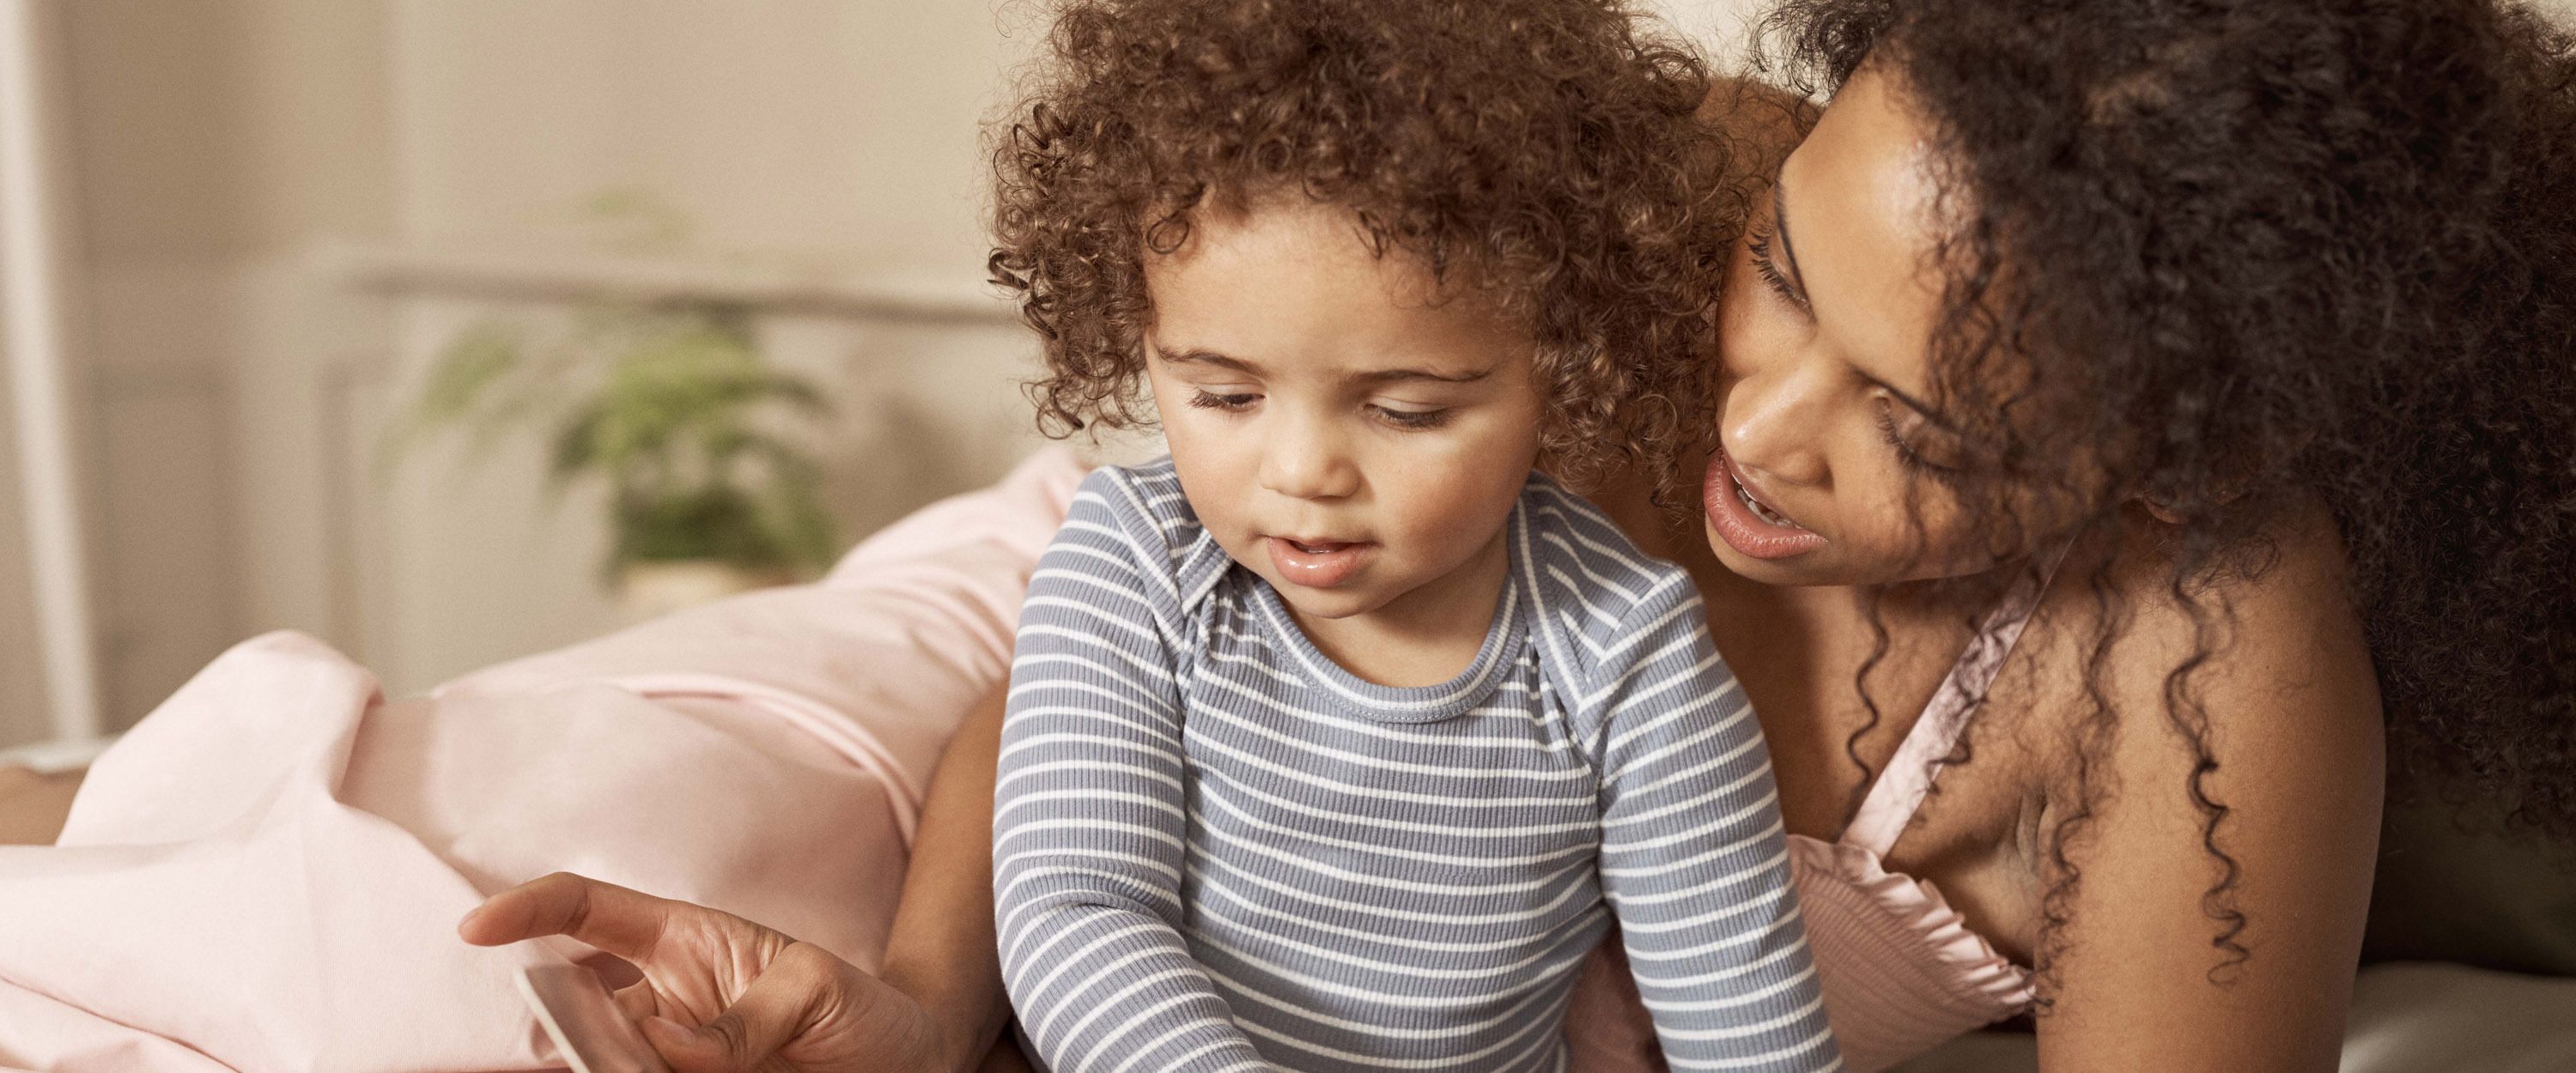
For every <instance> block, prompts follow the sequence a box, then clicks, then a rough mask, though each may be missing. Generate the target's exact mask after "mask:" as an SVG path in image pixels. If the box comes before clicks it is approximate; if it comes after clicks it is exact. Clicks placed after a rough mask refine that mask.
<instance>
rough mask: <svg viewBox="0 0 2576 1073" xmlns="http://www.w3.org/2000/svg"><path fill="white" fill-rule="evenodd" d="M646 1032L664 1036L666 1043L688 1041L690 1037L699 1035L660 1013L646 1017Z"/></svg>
mask: <svg viewBox="0 0 2576 1073" xmlns="http://www.w3.org/2000/svg"><path fill="white" fill-rule="evenodd" d="M644 1032H645V1034H646V1035H652V1036H660V1037H662V1040H663V1042H665V1043H687V1042H689V1039H690V1037H692V1036H695V1035H697V1033H694V1032H691V1031H689V1030H688V1029H686V1028H682V1027H680V1022H678V1021H674V1020H672V1019H670V1018H668V1017H664V1016H662V1015H661V1014H658V1013H657V1014H654V1015H652V1016H650V1017H647V1018H645V1019H644Z"/></svg>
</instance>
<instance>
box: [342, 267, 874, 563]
mask: <svg viewBox="0 0 2576 1073" xmlns="http://www.w3.org/2000/svg"><path fill="white" fill-rule="evenodd" d="M828 412H829V406H828V404H827V403H826V402H825V401H824V399H823V397H822V395H821V393H820V392H818V391H817V390H816V389H815V388H814V387H813V385H811V384H810V383H808V382H806V381H804V380H802V379H799V378H796V377H794V376H790V375H788V374H785V373H782V372H779V371H777V370H775V369H772V368H770V367H769V364H768V363H767V362H766V361H765V360H763V358H762V356H761V353H760V349H759V347H758V345H757V343H756V341H755V339H754V336H753V333H752V327H751V315H750V311H749V310H748V309H747V308H745V307H743V306H741V305H739V304H734V303H726V302H714V301H675V302H668V303H661V304H652V305H635V304H617V305H601V306H596V307H592V308H588V309H584V310H581V311H580V312H578V313H577V314H576V315H575V319H574V323H573V325H572V326H571V327H570V329H569V330H567V331H563V332H559V333H554V334H552V335H551V336H548V337H542V338H541V337H539V336H537V335H536V334H535V333H533V332H532V331H531V330H530V328H529V327H528V326H527V325H526V324H524V323H521V322H517V321H510V320H497V319H496V320H491V321H486V322H483V323H481V324H478V325H475V326H474V327H472V328H470V329H468V330H466V331H465V332H464V333H463V334H461V335H460V336H458V337H457V339H456V340H455V341H454V342H452V343H450V344H449V345H448V346H447V347H446V349H445V350H444V351H442V352H441V353H440V355H439V357H438V359H437V361H436V362H435V363H434V364H433V365H432V367H431V368H430V370H429V372H428V375H427V377H426V379H425V380H424V382H423V384H422V386H421V389H420V392H419V395H418V397H417V398H416V399H415V400H414V401H413V403H412V405H411V406H410V408H409V410H408V412H407V413H406V415H405V416H404V418H403V419H402V420H401V421H400V422H399V423H398V424H397V425H396V426H395V427H394V428H393V429H392V430H391V432H392V440H391V441H390V443H389V445H388V446H389V452H391V453H399V452H400V451H402V450H404V449H405V448H406V447H407V446H408V445H409V444H410V443H411V442H413V441H415V440H417V439H419V438H422V437H424V436H428V435H434V434H438V433H442V432H445V431H448V430H462V431H465V432H467V433H469V434H470V435H471V436H472V438H473V441H474V444H475V446H477V447H478V448H479V447H483V446H488V445H489V444H490V443H491V442H492V441H493V440H494V439H496V438H497V437H498V436H499V434H501V433H503V432H505V431H508V430H510V429H513V428H518V427H524V426H536V427H537V428H538V429H539V430H540V431H541V432H543V433H544V434H545V435H546V436H547V437H548V439H549V441H550V443H551V445H552V446H551V451H550V454H549V463H548V473H549V477H550V482H549V483H550V486H551V488H552V489H553V491H554V492H555V493H556V495H557V497H558V498H560V495H561V493H562V492H563V491H565V490H566V489H568V488H569V487H570V486H572V485H573V484H576V483H578V482H581V481H584V480H590V479H597V480H600V481H603V482H605V483H606V485H607V488H608V502H609V513H610V524H611V528H612V530H613V531H614V533H615V542H614V544H613V545H612V546H611V548H610V550H609V553H608V560H607V562H606V563H605V564H604V566H605V568H606V570H607V572H608V574H609V575H610V576H611V577H614V576H615V575H616V574H618V573H619V572H620V571H621V570H622V569H623V568H624V567H625V566H627V565H628V564H632V563H639V562H654V561H670V560H684V559H713V560H721V561H724V562H727V563H731V564H733V565H735V566H737V567H741V568H743V569H745V570H748V571H752V572H758V573H768V574H781V575H785V574H795V573H806V572H812V571H817V570H819V569H821V568H823V567H826V566H828V565H830V563H831V559H832V556H833V554H834V552H835V551H837V550H838V541H837V539H836V537H835V534H834V532H833V525H832V522H831V519H830V516H829V515H828V514H826V513H825V512H824V510H823V507H822V497H821V494H820V472H819V467H818V466H817V465H816V464H815V462H814V460H813V458H812V456H811V455H810V454H809V453H808V452H807V451H806V449H805V448H803V447H802V446H800V445H799V444H798V443H797V442H796V440H795V439H794V438H793V433H794V431H795V429H796V428H797V426H798V425H799V424H800V423H810V422H812V421H814V420H816V419H818V418H820V417H821V416H823V415H824V414H826V413H828ZM478 453H479V452H478Z"/></svg>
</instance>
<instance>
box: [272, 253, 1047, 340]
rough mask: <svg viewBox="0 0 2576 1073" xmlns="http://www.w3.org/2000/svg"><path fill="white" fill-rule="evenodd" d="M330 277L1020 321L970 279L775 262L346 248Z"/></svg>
mask: <svg viewBox="0 0 2576 1073" xmlns="http://www.w3.org/2000/svg"><path fill="white" fill-rule="evenodd" d="M318 268H319V269H320V271H321V272H322V273H323V275H324V278H326V279H330V280H334V281H336V282H337V283H338V284H340V285H341V286H345V287H349V288H351V289H354V290H359V291H364V292H368V293H374V294H385V295H396V296H401V295H426V296H449V297H469V298H489V299H498V300H506V301H558V302H591V301H625V302H667V301H713V302H733V303H739V304H742V305H745V306H749V307H752V308H754V309H757V310H762V311H768V312H777V313H791V314H806V315H814V316H826V317H840V318H846V319H851V320H871V321H885V320H899V321H914V322H922V321H929V322H944V323H969V324H1016V323H1018V321H1019V311H1018V309H1017V307H1015V306H1014V305H1012V303H1011V302H1010V301H1009V300H1007V299H1005V298H1004V297H1002V296H1001V295H999V294H997V293H994V291H993V290H991V289H990V288H988V287H986V286H984V285H981V284H978V283H970V282H965V281H962V280H931V279H924V278H920V277H900V278H898V277H887V276H868V275H859V274H851V273H842V272H834V271H828V270H821V271H807V272H799V271H794V270H790V269H786V268H780V267H776V266H770V265H760V264H751V263H742V264H729V263H724V262H714V261H696V260H680V259H667V258H647V257H615V256H599V255H584V254H566V253H562V252H543V251H512V250H500V249H440V248H420V247H406V246H367V245H340V246H332V247H327V248H325V249H323V250H322V251H321V252H320V254H319V255H318Z"/></svg>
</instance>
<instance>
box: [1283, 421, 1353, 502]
mask: <svg viewBox="0 0 2576 1073" xmlns="http://www.w3.org/2000/svg"><path fill="white" fill-rule="evenodd" d="M1261 486H1262V487H1263V488H1265V489H1268V490H1269V491H1272V492H1276V493H1278V494H1280V495H1283V496H1288V497H1290V498H1292V499H1340V498H1343V497H1345V496H1349V495H1351V494H1353V493H1355V492H1357V491H1359V467H1358V466H1357V465H1355V464H1354V463H1353V462H1352V459H1351V457H1350V454H1349V452H1348V451H1347V450H1346V449H1345V445H1344V444H1343V443H1342V442H1341V437H1340V436H1339V435H1337V434H1336V433H1335V432H1334V430H1333V429H1332V428H1331V426H1330V423H1329V422H1324V421H1314V420H1290V421H1285V422H1281V423H1280V427H1278V428H1277V429H1276V430H1275V431H1274V432H1273V434H1272V436H1271V438H1270V442H1269V444H1268V445H1267V446H1266V448H1265V449H1264V450H1263V452H1262V456H1261Z"/></svg>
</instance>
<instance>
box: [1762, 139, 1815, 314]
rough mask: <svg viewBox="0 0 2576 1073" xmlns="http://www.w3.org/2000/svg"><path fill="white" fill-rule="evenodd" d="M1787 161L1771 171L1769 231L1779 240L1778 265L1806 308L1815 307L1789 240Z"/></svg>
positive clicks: (1796, 252)
mask: <svg viewBox="0 0 2576 1073" xmlns="http://www.w3.org/2000/svg"><path fill="white" fill-rule="evenodd" d="M1788 170H1789V162H1788V161H1787V160H1785V159H1784V160H1782V161H1781V162H1780V170H1779V171H1775V172H1773V173H1771V233H1772V234H1773V235H1775V236H1777V237H1778V238H1779V240H1780V266H1781V267H1782V268H1786V269H1788V270H1789V282H1791V283H1793V284H1796V285H1797V287H1798V294H1799V295H1800V296H1802V297H1804V298H1806V299H1807V308H1808V309H1809V310H1810V311H1811V312H1812V311H1813V310H1814V309H1815V301H1816V292H1814V291H1811V290H1808V289H1807V276H1806V274H1805V273H1803V272H1800V271H1798V249H1797V247H1796V246H1795V245H1794V244H1792V243H1791V242H1790V241H1789V190H1788V187H1787V186H1786V185H1785V182H1784V180H1786V179H1787V178H1788Z"/></svg>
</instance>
